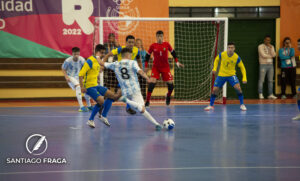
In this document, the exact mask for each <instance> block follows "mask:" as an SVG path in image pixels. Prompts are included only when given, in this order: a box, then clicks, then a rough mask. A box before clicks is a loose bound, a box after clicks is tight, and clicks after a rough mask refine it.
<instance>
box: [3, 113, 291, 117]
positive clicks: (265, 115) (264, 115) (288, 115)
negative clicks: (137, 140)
mask: <svg viewBox="0 0 300 181" xmlns="http://www.w3.org/2000/svg"><path fill="white" fill-rule="evenodd" d="M89 116H90V115H86V116H80V115H74V116H46V115H45V116H44V115H8V114H7V115H0V117H22V118H24V117H42V118H44V117H45V118H48V117H49V118H52V117H53V118H56V117H58V118H59V117H62V118H65V117H66V118H68V117H70V118H75V117H76V118H78V117H81V118H86V117H89ZM124 116H126V115H120V116H114V115H109V117H124ZM128 116H129V115H128ZM137 116H138V117H142V116H143V115H135V117H137ZM232 116H247V117H291V115H290V114H287V115H268V114H261V115H250V114H230V116H228V115H227V116H224V115H222V114H215V115H213V116H208V115H199V116H169V117H172V118H198V117H209V118H210V117H214V118H215V117H220V118H223V117H232ZM155 117H168V116H155Z"/></svg>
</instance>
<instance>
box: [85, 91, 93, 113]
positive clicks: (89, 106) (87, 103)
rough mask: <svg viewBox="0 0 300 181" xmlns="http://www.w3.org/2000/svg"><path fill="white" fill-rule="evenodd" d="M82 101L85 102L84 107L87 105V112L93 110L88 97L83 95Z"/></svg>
mask: <svg viewBox="0 0 300 181" xmlns="http://www.w3.org/2000/svg"><path fill="white" fill-rule="evenodd" d="M84 99H85V101H86V105H87V108H88V110H89V111H91V110H93V108H94V107H93V106H92V104H91V98H90V96H89V95H88V94H84Z"/></svg>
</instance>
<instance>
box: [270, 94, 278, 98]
mask: <svg viewBox="0 0 300 181" xmlns="http://www.w3.org/2000/svg"><path fill="white" fill-rule="evenodd" d="M268 99H277V97H276V96H274V94H271V95H269V96H268Z"/></svg>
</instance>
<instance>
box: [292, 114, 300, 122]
mask: <svg viewBox="0 0 300 181" xmlns="http://www.w3.org/2000/svg"><path fill="white" fill-rule="evenodd" d="M298 119H300V114H299V115H298V116H296V117H293V118H292V120H294V121H296V120H298Z"/></svg>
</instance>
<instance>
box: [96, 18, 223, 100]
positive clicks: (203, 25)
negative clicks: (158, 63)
mask: <svg viewBox="0 0 300 181" xmlns="http://www.w3.org/2000/svg"><path fill="white" fill-rule="evenodd" d="M95 27H96V31H95V33H94V35H95V36H94V45H96V44H98V43H101V44H106V45H107V47H108V51H110V50H111V49H112V48H113V47H115V46H117V45H112V44H113V43H112V41H110V39H111V38H110V39H109V36H112V34H113V35H114V39H115V41H116V43H115V44H118V45H120V46H123V45H126V40H125V39H126V36H127V35H133V36H135V38H136V39H140V40H141V41H142V45H143V46H141V47H140V50H141V52H142V59H144V54H143V53H146V52H147V51H148V49H149V47H150V45H151V44H152V43H155V42H156V32H157V31H158V30H162V31H163V32H164V41H167V42H169V43H170V44H171V46H172V47H173V48H174V49H175V51H176V53H177V56H178V60H179V61H180V63H182V64H184V66H185V67H184V68H178V67H177V66H176V64H175V62H174V60H173V58H172V56H171V54H170V53H169V63H170V69H171V73H172V74H173V78H174V85H175V88H174V91H173V94H172V98H173V101H178V102H193V103H197V102H207V101H208V100H209V97H210V94H211V89H212V85H213V82H214V77H213V75H212V68H213V62H214V58H215V56H217V55H218V54H219V53H220V52H222V51H224V50H225V48H226V47H227V32H228V30H227V29H228V19H227V18H115V17H104V18H102V17H101V18H97V19H96V21H95ZM137 45H138V44H137ZM109 61H116V58H114V57H112V58H110V60H109ZM142 61H143V62H144V60H142ZM152 63H153V57H152V56H151V59H150V62H149V65H148V68H149V69H150V70H149V72H148V75H149V76H150V73H151V67H152ZM101 83H102V84H104V86H106V87H108V88H110V89H112V90H113V89H114V88H115V84H116V78H115V75H114V74H113V73H112V72H111V71H109V70H105V71H104V73H103V74H102V76H101ZM140 84H141V88H142V94H143V95H144V96H145V95H146V92H147V83H146V82H145V81H144V80H142V79H141V80H140ZM167 91H168V89H167V85H166V83H165V82H163V81H162V79H160V80H158V81H157V84H156V87H155V89H154V91H153V93H152V97H151V101H152V100H164V99H165V96H166V93H167ZM222 98H223V99H222ZM225 98H226V85H224V88H223V90H222V91H220V93H219V95H218V101H217V102H219V103H221V102H224V101H225V100H226V99H225Z"/></svg>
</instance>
